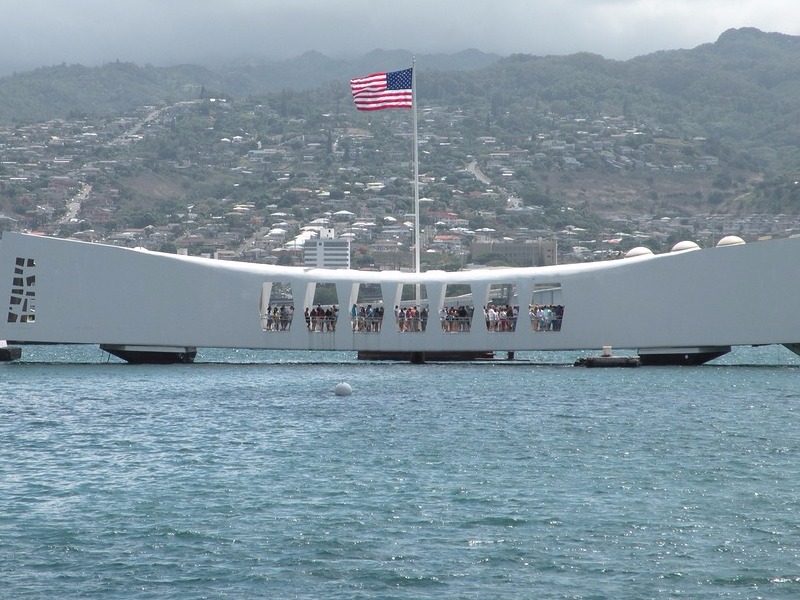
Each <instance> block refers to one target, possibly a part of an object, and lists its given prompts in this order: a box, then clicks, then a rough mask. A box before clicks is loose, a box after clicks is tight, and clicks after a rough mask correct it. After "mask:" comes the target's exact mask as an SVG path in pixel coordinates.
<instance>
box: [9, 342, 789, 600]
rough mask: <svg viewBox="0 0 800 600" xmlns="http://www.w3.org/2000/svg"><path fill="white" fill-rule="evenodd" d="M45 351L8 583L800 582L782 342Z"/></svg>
mask: <svg viewBox="0 0 800 600" xmlns="http://www.w3.org/2000/svg"><path fill="white" fill-rule="evenodd" d="M23 352H24V356H23V360H22V361H20V362H15V363H10V364H2V365H0V382H1V383H2V388H0V389H2V392H1V393H2V399H1V400H0V449H1V450H0V596H3V597H9V598H11V597H13V598H24V597H31V598H33V597H37V598H38V597H53V598H56V597H57V598H77V597H81V598H126V599H127V598H153V597H159V598H204V597H208V598H255V597H265V598H309V599H310V598H347V599H350V598H482V599H483V598H615V599H620V598H632V599H634V598H636V599H638V598H796V597H799V596H800V460H798V459H799V458H800V433H798V416H800V409H799V403H800V385H798V382H799V381H800V366H798V365H799V364H800V362H799V361H798V359H797V357H795V356H794V355H792V354H790V353H789V352H788V351H786V350H784V349H782V348H779V347H773V348H749V349H746V350H741V351H737V352H735V353H733V354H732V355H729V356H728V357H725V358H723V359H719V360H717V361H715V362H714V363H712V364H709V365H706V366H704V367H699V368H669V367H664V368H640V369H619V370H616V369H582V368H573V367H571V366H570V365H571V364H572V362H573V360H574V359H575V358H576V355H574V354H542V355H536V354H521V353H518V357H520V358H521V360H518V361H515V362H514V363H508V362H496V363H482V364H428V365H423V366H414V365H408V364H402V363H378V364H376V363H362V362H357V361H355V360H354V359H353V356H352V355H351V354H338V353H333V354H310V353H296V352H295V353H291V352H286V353H274V352H244V351H222V350H215V351H214V350H211V351H202V350H201V352H200V354H199V355H198V363H196V364H194V365H174V366H129V365H125V364H121V363H118V362H116V359H112V360H111V361H107V359H106V355H105V354H104V353H102V352H101V351H99V350H97V349H96V348H83V347H58V346H56V347H25V348H24V350H23ZM339 381H347V382H348V383H349V384H350V385H351V386H352V388H353V394H352V395H351V396H348V397H340V396H335V395H334V394H333V387H334V385H335V384H336V383H338V382H339Z"/></svg>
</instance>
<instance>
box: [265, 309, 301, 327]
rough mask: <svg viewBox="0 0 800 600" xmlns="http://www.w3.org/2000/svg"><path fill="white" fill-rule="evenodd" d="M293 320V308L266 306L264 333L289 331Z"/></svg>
mask: <svg viewBox="0 0 800 600" xmlns="http://www.w3.org/2000/svg"><path fill="white" fill-rule="evenodd" d="M293 318H294V306H292V305H291V304H290V305H289V306H267V310H266V312H265V313H264V317H263V320H264V329H265V330H266V331H289V330H290V329H291V327H292V319H293Z"/></svg>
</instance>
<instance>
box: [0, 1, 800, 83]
mask: <svg viewBox="0 0 800 600" xmlns="http://www.w3.org/2000/svg"><path fill="white" fill-rule="evenodd" d="M9 4H10V6H7V7H4V9H3V20H4V25H5V27H4V30H5V31H4V35H3V36H2V38H0V74H2V73H4V72H8V71H9V70H10V69H16V70H22V69H28V68H33V67H36V66H41V65H52V64H59V63H62V62H66V63H70V64H71V63H81V64H86V65H94V64H101V63H103V62H108V61H113V60H124V61H133V62H136V63H139V64H144V63H150V64H154V65H169V64H176V63H180V62H201V61H208V60H210V59H218V60H228V59H230V58H233V57H242V56H248V57H257V58H275V59H280V58H287V57H291V56H296V55H298V54H301V53H303V52H305V51H307V50H317V51H319V52H322V53H324V54H328V55H331V56H356V55H361V54H364V53H367V52H369V51H370V50H374V49H376V48H383V49H405V50H410V51H412V52H415V53H418V54H422V53H430V52H456V51H459V50H463V49H466V48H477V49H479V50H483V51H486V52H495V53H498V54H503V55H507V54H512V53H528V54H536V55H546V54H570V53H574V52H582V51H586V52H593V53H596V54H601V55H603V56H605V57H607V58H616V59H627V58H631V57H633V56H637V55H640V54H646V53H650V52H654V51H656V50H668V49H675V48H691V47H695V46H697V45H700V44H702V43H707V42H713V41H714V40H716V38H717V37H718V36H719V34H720V33H722V32H723V31H725V30H726V29H730V28H732V27H757V28H759V29H762V30H764V31H780V32H782V33H787V34H791V35H797V34H798V32H800V3H798V2H796V0H760V1H759V2H752V1H750V0H726V1H722V0H669V1H664V0H550V1H549V2H536V1H533V0H492V1H488V0H483V1H472V2H463V0H458V1H456V0H438V1H436V0H406V1H405V2H402V3H381V2H376V1H375V0H348V2H346V3H337V2H330V1H329V0H294V1H287V0H280V1H278V0H227V1H226V2H224V3H223V2H218V1H216V0H215V1H211V0H115V1H113V2H109V1H108V0H70V2H64V1H63V0H26V2H18V3H9Z"/></svg>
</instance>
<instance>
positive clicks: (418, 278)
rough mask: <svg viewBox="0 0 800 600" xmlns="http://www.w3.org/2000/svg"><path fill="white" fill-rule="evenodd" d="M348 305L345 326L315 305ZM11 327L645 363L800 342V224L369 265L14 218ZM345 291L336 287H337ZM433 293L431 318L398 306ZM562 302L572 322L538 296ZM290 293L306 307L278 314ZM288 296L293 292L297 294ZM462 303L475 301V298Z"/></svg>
mask: <svg viewBox="0 0 800 600" xmlns="http://www.w3.org/2000/svg"><path fill="white" fill-rule="evenodd" d="M323 289H324V290H326V298H327V300H326V301H325V303H326V304H328V305H329V306H330V305H336V306H338V307H341V309H340V310H339V311H338V316H337V322H336V324H335V325H336V326H335V327H330V328H328V329H329V330H328V331H319V330H318V329H319V328H317V327H314V326H312V327H308V326H306V323H305V322H304V317H303V315H304V312H305V309H306V308H310V309H314V308H315V307H316V306H317V305H318V304H321V303H322V302H321V301H320V299H319V298H320V296H319V292H320V291H321V290H323ZM0 298H2V299H3V300H5V301H6V302H7V316H6V318H2V319H0V339H6V340H13V341H15V342H29V343H37V342H38V343H64V344H99V345H100V346H101V347H102V348H103V349H105V350H107V351H108V352H110V353H112V354H115V355H117V356H120V357H122V358H124V359H125V360H128V361H130V362H191V360H192V359H193V358H194V355H195V352H196V349H197V348H200V347H216V348H256V349H257V348H263V349H295V350H301V349H307V350H337V351H342V350H344V351H358V352H359V353H362V352H363V353H365V354H372V355H381V354H384V355H387V356H408V357H409V358H410V359H411V360H415V361H418V362H422V361H424V360H425V357H426V355H427V356H436V355H439V354H441V353H445V354H448V353H449V354H458V353H462V354H463V355H465V356H466V355H468V354H470V353H474V354H477V353H485V352H491V351H503V352H514V351H523V350H584V349H590V350H597V349H599V348H601V347H603V346H613V347H615V348H629V349H635V350H636V351H637V352H638V354H639V356H640V357H641V359H642V363H643V364H700V363H702V362H705V361H707V360H710V359H712V358H715V357H717V356H720V355H722V354H724V353H726V352H728V351H730V349H731V347H732V346H737V345H763V344H783V345H785V346H787V347H788V348H790V349H791V350H793V351H797V350H798V348H800V317H799V316H798V314H797V305H796V302H797V299H798V298H800V238H789V239H782V240H773V241H764V242H755V243H750V244H745V243H744V242H742V240H740V239H739V238H736V237H728V238H724V239H723V240H721V241H720V243H719V244H718V245H717V246H716V247H713V248H706V249H700V248H699V247H698V246H697V245H696V244H693V243H691V242H682V243H680V244H678V245H676V246H675V247H674V248H673V250H672V251H671V252H669V253H665V254H659V255H655V254H653V253H652V252H650V251H649V250H646V249H644V248H637V249H634V250H632V251H630V252H629V253H628V255H627V256H626V257H625V258H621V259H618V260H613V261H606V262H597V263H584V264H567V265H557V266H548V267H532V268H499V269H482V270H474V271H459V272H442V271H427V272H422V273H408V272H400V271H357V270H330V269H309V268H303V267H280V266H269V265H257V264H251V263H238V262H230V261H220V260H214V259H209V258H199V257H189V256H180V255H174V254H165V253H159V252H152V251H147V250H141V249H129V248H120V247H116V246H108V245H102V244H93V243H87V242H80V241H75V240H65V239H58V238H51V237H44V236H36V235H29V234H21V233H13V232H5V233H3V234H2V238H0ZM331 298H333V299H332V300H331ZM367 303H370V304H372V305H373V306H378V305H380V306H383V307H385V308H384V311H385V315H384V319H383V324H382V326H381V327H380V329H379V331H375V330H374V329H375V328H372V330H370V328H364V329H362V328H361V327H354V326H352V324H351V320H350V307H352V305H354V304H355V305H357V307H360V306H364V305H365V304H367ZM465 303H469V304H470V305H474V311H472V312H471V313H470V316H469V323H467V326H464V327H456V328H446V327H440V326H439V325H438V321H439V311H440V309H441V308H442V307H448V306H457V305H459V304H465ZM495 303H498V304H503V305H506V304H508V305H515V306H518V307H519V314H518V316H517V319H516V322H515V323H514V324H513V326H510V327H504V328H502V329H501V328H490V327H487V326H486V325H485V323H484V312H483V307H486V306H488V305H492V304H495ZM412 305H416V306H418V307H420V308H421V307H423V306H424V307H428V309H429V314H430V316H429V323H428V326H427V327H425V328H422V327H419V326H415V327H411V328H409V327H400V326H398V325H397V323H396V321H395V318H394V308H395V307H396V306H397V307H404V306H412ZM529 305H532V306H546V307H558V311H559V312H560V311H563V318H562V319H561V320H560V323H559V325H560V326H558V327H550V326H547V327H541V326H539V324H538V323H537V320H536V319H533V320H531V319H529V317H528V306H529ZM276 306H282V307H284V310H285V312H292V311H293V313H294V319H293V326H286V324H285V323H284V324H283V325H282V326H281V325H279V326H275V325H274V324H273V323H272V322H271V319H270V317H269V314H271V313H272V312H274V310H275V307H276ZM288 307H291V309H289V308H288ZM462 314H463V313H462Z"/></svg>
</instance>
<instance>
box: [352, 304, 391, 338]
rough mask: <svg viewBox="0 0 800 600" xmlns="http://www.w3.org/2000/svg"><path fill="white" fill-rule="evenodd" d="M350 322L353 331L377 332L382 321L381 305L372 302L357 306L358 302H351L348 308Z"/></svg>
mask: <svg viewBox="0 0 800 600" xmlns="http://www.w3.org/2000/svg"><path fill="white" fill-rule="evenodd" d="M350 323H351V325H352V327H353V331H358V332H362V333H370V332H378V331H380V330H381V324H382V323H383V307H382V306H372V304H367V305H366V306H363V305H362V306H361V307H359V306H358V304H353V306H352V307H351V308H350Z"/></svg>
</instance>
